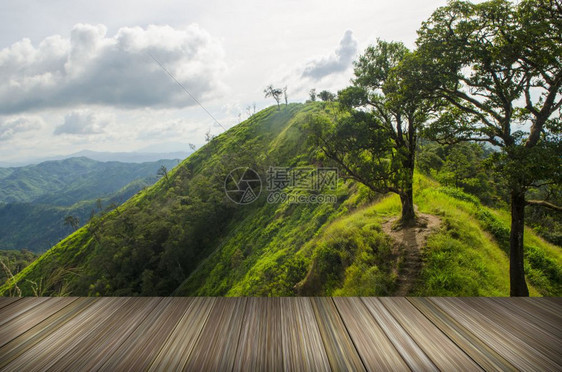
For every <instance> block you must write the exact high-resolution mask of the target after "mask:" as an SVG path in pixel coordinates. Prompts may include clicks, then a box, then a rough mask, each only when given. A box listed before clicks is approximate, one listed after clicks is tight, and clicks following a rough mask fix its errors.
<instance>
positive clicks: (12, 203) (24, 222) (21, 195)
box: [0, 158, 177, 252]
mask: <svg viewBox="0 0 562 372" xmlns="http://www.w3.org/2000/svg"><path fill="white" fill-rule="evenodd" d="M176 164H177V160H160V161H156V162H150V163H141V164H133V163H120V162H98V161H94V160H90V159H87V158H70V159H66V160H60V161H49V162H44V163H41V164H38V165H32V166H26V167H21V168H0V198H2V201H3V202H2V201H0V249H17V250H19V249H28V250H31V251H33V252H45V251H46V250H47V249H49V248H50V247H52V246H53V245H55V244H56V243H58V242H59V241H60V240H61V239H63V238H64V237H66V236H67V235H68V234H69V233H71V232H72V231H73V229H72V228H71V227H70V226H65V225H64V218H65V217H66V216H69V215H71V216H74V217H76V218H78V220H79V221H80V226H81V225H84V224H85V223H86V222H87V221H88V220H89V218H90V215H91V213H92V211H95V212H96V213H100V212H101V211H100V208H99V207H100V206H101V207H102V209H106V208H108V207H110V206H112V205H119V204H121V203H123V202H124V201H126V200H127V199H129V198H130V197H131V196H133V195H134V194H136V193H137V192H138V191H140V190H142V189H143V188H144V187H146V186H150V185H152V184H153V183H154V182H156V181H157V179H158V177H157V175H156V172H157V170H158V169H159V168H160V167H161V166H162V165H164V166H166V167H168V168H172V167H173V166H174V165H176ZM98 199H99V200H100V202H101V204H100V205H98V202H97V200H98Z"/></svg>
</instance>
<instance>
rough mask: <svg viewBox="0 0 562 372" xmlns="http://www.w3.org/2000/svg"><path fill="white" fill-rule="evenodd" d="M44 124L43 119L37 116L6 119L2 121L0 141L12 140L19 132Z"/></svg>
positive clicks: (32, 129) (0, 124)
mask: <svg viewBox="0 0 562 372" xmlns="http://www.w3.org/2000/svg"><path fill="white" fill-rule="evenodd" d="M42 126H43V120H42V119H41V118H39V117H35V116H31V117H25V116H20V117H16V118H8V119H5V120H3V121H1V122H0V142H3V141H8V140H11V139H12V138H14V137H15V136H16V135H18V134H19V133H24V132H31V131H34V130H38V129H40V128H41V127H42Z"/></svg>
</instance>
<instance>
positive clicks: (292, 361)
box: [280, 297, 331, 371]
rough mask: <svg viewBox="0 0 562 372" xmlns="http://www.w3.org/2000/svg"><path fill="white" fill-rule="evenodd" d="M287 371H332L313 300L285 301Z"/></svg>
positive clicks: (293, 299)
mask: <svg viewBox="0 0 562 372" xmlns="http://www.w3.org/2000/svg"><path fill="white" fill-rule="evenodd" d="M280 300H281V324H282V327H281V334H282V337H283V362H284V365H283V366H284V370H285V371H312V370H315V371H330V370H331V369H330V362H329V360H328V356H327V355H326V350H325V349H324V343H323V342H322V336H321V335H320V330H319V329H318V324H317V323H316V318H315V317H314V312H313V309H312V304H311V302H310V298H306V297H301V298H295V297H293V298H281V299H280Z"/></svg>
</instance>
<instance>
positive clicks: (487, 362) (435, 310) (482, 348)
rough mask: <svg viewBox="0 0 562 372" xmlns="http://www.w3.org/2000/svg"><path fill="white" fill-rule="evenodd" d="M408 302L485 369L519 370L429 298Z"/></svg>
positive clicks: (411, 298)
mask: <svg viewBox="0 0 562 372" xmlns="http://www.w3.org/2000/svg"><path fill="white" fill-rule="evenodd" d="M408 301H410V302H411V303H412V305H414V306H415V307H416V308H417V309H418V310H419V311H420V312H421V313H422V314H423V315H424V316H425V317H426V318H428V319H429V320H430V321H431V322H432V323H433V324H434V325H435V326H436V327H437V328H439V329H440V330H441V331H442V332H443V333H444V334H446V335H447V336H448V337H449V338H450V339H451V340H452V341H453V342H454V343H455V344H457V345H458V346H459V347H460V348H461V349H462V350H464V352H465V353H466V354H468V355H469V356H470V357H471V358H472V360H474V361H475V362H476V363H478V365H480V367H482V368H483V369H485V370H503V371H506V370H508V371H516V370H517V368H515V367H514V366H513V365H512V364H511V363H510V362H508V361H507V360H506V359H505V358H504V357H503V356H502V355H500V354H499V353H498V352H497V351H495V350H494V349H493V348H491V347H490V346H488V344H486V343H485V342H483V341H482V340H480V338H479V337H477V335H475V334H473V333H472V332H471V331H469V329H467V328H466V327H464V326H463V325H462V324H461V323H460V322H458V321H457V319H456V316H455V315H454V314H453V315H450V314H449V313H447V312H445V311H444V310H443V309H441V308H440V307H438V306H437V305H435V304H434V303H433V302H432V301H430V300H429V299H428V298H421V297H417V298H416V297H410V298H408Z"/></svg>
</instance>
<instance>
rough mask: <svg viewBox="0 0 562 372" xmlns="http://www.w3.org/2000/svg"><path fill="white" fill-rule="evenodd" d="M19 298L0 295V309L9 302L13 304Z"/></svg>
mask: <svg viewBox="0 0 562 372" xmlns="http://www.w3.org/2000/svg"><path fill="white" fill-rule="evenodd" d="M20 299H21V297H0V309H2V308H3V307H6V306H8V305H10V304H13V303H14V302H16V301H17V300H20Z"/></svg>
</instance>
